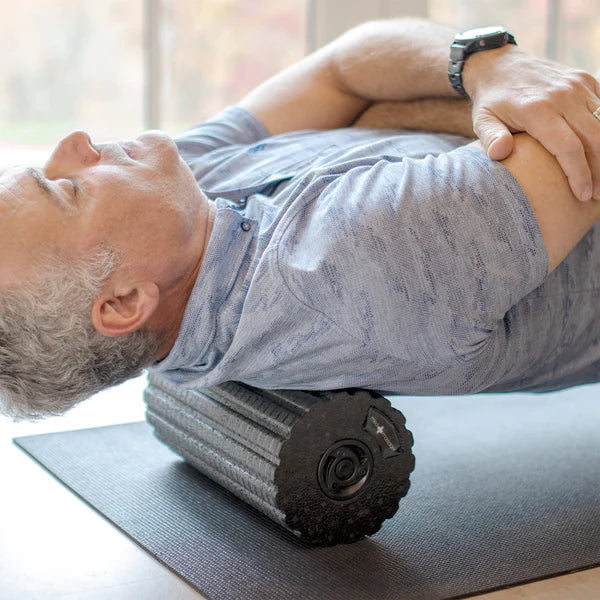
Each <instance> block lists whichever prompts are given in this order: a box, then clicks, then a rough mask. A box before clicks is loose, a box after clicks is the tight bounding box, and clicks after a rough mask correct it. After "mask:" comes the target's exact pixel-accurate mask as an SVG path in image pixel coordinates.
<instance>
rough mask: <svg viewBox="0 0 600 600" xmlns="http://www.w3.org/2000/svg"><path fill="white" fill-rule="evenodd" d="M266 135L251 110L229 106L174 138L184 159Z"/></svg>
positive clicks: (264, 129)
mask: <svg viewBox="0 0 600 600" xmlns="http://www.w3.org/2000/svg"><path fill="white" fill-rule="evenodd" d="M268 136H269V132H268V131H267V130H266V128H265V126H264V125H263V124H262V123H261V122H260V121H259V120H258V119H257V118H256V117H255V116H254V115H253V114H252V113H250V112H248V111H247V110H245V109H243V108H241V107H239V106H229V107H227V108H225V109H224V110H222V111H221V112H220V113H218V114H217V115H215V116H214V117H213V118H212V119H210V120H209V121H207V122H206V123H202V124H201V125H197V126H196V127H193V128H192V129H189V130H188V131H186V132H185V133H183V134H182V135H180V136H178V137H176V138H175V143H176V144H177V147H178V148H179V152H180V154H181V155H182V157H183V158H184V160H186V161H188V162H189V161H192V160H194V159H195V158H198V157H200V156H202V155H203V154H206V153H207V152H211V151H213V150H216V149H218V148H223V147H225V146H233V145H239V144H252V143H254V142H256V141H258V140H262V139H264V138H265V137H268Z"/></svg>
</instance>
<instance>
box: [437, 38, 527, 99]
mask: <svg viewBox="0 0 600 600" xmlns="http://www.w3.org/2000/svg"><path fill="white" fill-rule="evenodd" d="M506 44H514V45H515V46H516V45H517V42H516V41H515V36H514V35H512V34H510V33H508V31H506V29H504V27H480V28H479V29H469V31H465V32H464V33H459V34H458V35H457V36H456V37H455V38H454V42H453V43H452V45H451V46H450V60H449V61H448V78H449V79H450V83H451V84H452V87H453V88H454V89H455V90H456V91H457V92H458V93H459V94H460V95H461V96H464V97H465V98H468V97H469V95H468V94H467V92H466V91H465V88H464V87H463V81H462V72H463V68H464V66H465V61H466V60H467V57H468V56H470V55H471V54H474V53H475V52H481V51H482V50H491V49H492V48H501V47H502V46H506Z"/></svg>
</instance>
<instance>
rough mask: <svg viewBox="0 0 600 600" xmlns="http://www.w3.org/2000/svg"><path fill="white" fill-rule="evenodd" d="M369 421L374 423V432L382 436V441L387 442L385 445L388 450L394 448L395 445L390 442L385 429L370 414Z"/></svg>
mask: <svg viewBox="0 0 600 600" xmlns="http://www.w3.org/2000/svg"><path fill="white" fill-rule="evenodd" d="M371 423H373V425H375V427H376V432H375V433H376V434H377V435H380V436H381V437H382V438H383V441H384V442H385V443H386V444H387V447H388V448H389V449H390V450H394V451H395V450H396V447H395V446H394V444H392V442H391V440H390V438H389V437H388V436H387V434H386V433H385V430H384V428H383V425H380V424H379V423H378V422H377V419H375V417H374V416H373V415H371Z"/></svg>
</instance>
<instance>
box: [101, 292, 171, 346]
mask: <svg viewBox="0 0 600 600" xmlns="http://www.w3.org/2000/svg"><path fill="white" fill-rule="evenodd" d="M159 297H160V290H159V289H158V286H157V285H156V283H154V282H152V281H148V282H143V283H138V284H135V285H132V286H130V287H126V288H122V289H118V288H117V289H112V288H109V289H108V290H106V291H105V293H103V294H101V295H100V296H99V297H98V298H96V300H95V301H94V304H93V305H92V315H91V317H92V323H93V325H94V327H95V328H96V330H97V331H98V332H99V333H101V334H102V335H106V336H108V337H117V336H120V335H125V334H126V333H131V332H132V331H135V330H136V329H139V328H140V327H142V326H143V325H144V324H145V323H146V322H147V321H148V319H150V317H151V316H152V315H153V313H154V311H155V310H156V307H157V306H158V301H159Z"/></svg>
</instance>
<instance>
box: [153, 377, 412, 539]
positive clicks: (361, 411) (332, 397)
mask: <svg viewBox="0 0 600 600" xmlns="http://www.w3.org/2000/svg"><path fill="white" fill-rule="evenodd" d="M144 396H145V401H146V405H147V411H146V417H147V420H148V422H149V423H150V424H151V425H152V426H153V427H154V431H155V434H156V436H157V437H158V438H159V439H160V440H162V441H163V442H165V443H166V444H167V445H168V446H169V447H170V448H171V449H173V450H174V451H175V452H177V453H178V454H180V455H181V456H182V457H183V458H184V459H185V460H186V461H187V462H188V463H190V464H191V465H193V466H194V467H196V468H197V469H198V470H199V471H200V472H202V473H203V474H204V475H207V476H208V477H210V478H211V479H213V480H214V481H216V482H218V483H219V484H221V485H222V486H223V487H225V488H227V489H228V490H229V491H231V492H232V493H234V494H235V495H236V496H238V497H239V498H241V499H243V500H244V501H245V502H247V503H248V504H250V505H252V506H254V507H255V508H257V509H258V510H260V511H261V512H262V513H264V514H266V515H267V516H269V517H270V518H271V519H273V520H274V521H276V522H277V523H280V524H281V525H283V526H284V527H286V528H287V529H288V530H290V531H292V532H293V533H294V534H295V535H297V536H298V537H300V538H301V539H302V540H304V541H306V542H308V543H310V544H314V545H320V546H331V545H334V544H339V543H348V542H354V541H357V540H359V539H361V538H363V537H365V536H368V535H372V534H374V533H376V532H377V531H378V530H379V529H380V527H381V525H382V523H383V521H385V519H388V518H390V517H391V516H392V515H394V513H395V512H396V511H397V509H398V503H399V501H400V499H401V498H402V497H403V496H405V495H406V493H407V491H408V488H409V485H410V480H409V476H410V473H411V471H412V470H413V468H414V456H413V454H412V451H411V448H412V443H413V439H412V435H411V433H410V431H408V430H407V429H406V428H405V426H404V424H405V419H404V416H403V415H402V413H401V412H400V411H398V410H396V409H394V408H392V407H391V406H390V403H389V401H388V400H387V399H386V398H384V397H383V396H380V395H379V394H376V393H374V392H371V391H367V390H360V389H348V390H339V391H326V392H303V391H295V390H261V389H257V388H253V387H250V386H247V385H244V384H239V383H234V382H227V383H224V384H221V385H218V386H215V387H212V388H206V389H182V388H180V387H178V386H174V385H172V384H171V383H170V382H169V381H168V380H166V379H165V378H163V377H161V376H156V375H151V376H150V379H149V384H148V387H147V388H146V390H145V394H144Z"/></svg>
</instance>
